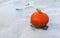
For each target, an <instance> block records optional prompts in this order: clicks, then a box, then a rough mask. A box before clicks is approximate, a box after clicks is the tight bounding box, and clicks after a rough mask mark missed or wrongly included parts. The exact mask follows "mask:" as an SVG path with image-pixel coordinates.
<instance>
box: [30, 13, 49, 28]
mask: <svg viewBox="0 0 60 38" xmlns="http://www.w3.org/2000/svg"><path fill="white" fill-rule="evenodd" d="M30 20H31V24H32V25H33V26H35V27H44V26H46V25H47V24H48V22H49V17H48V15H47V14H45V13H43V12H41V13H39V12H34V13H33V14H32V15H31V19H30Z"/></svg>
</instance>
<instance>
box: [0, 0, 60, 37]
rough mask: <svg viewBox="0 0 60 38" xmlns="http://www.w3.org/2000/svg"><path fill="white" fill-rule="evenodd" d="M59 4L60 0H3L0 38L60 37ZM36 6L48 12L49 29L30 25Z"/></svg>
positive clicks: (0, 11) (0, 8) (0, 14)
mask: <svg viewBox="0 0 60 38" xmlns="http://www.w3.org/2000/svg"><path fill="white" fill-rule="evenodd" d="M59 4H60V1H59V0H6V1H5V0H4V1H2V0H1V3H0V38H60V18H59V17H60V13H59V12H60V5H59ZM36 8H40V9H41V10H42V11H43V12H45V13H46V14H48V16H49V23H48V26H49V28H48V30H42V29H36V28H32V27H31V26H30V25H31V23H30V16H31V14H32V13H33V12H34V11H36V10H35V9H36ZM16 9H18V10H16Z"/></svg>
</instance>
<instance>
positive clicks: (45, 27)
mask: <svg viewBox="0 0 60 38" xmlns="http://www.w3.org/2000/svg"><path fill="white" fill-rule="evenodd" d="M30 26H31V28H32V30H34V31H36V30H35V29H42V30H47V29H48V26H47V25H45V26H44V27H35V26H33V25H30Z"/></svg>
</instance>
